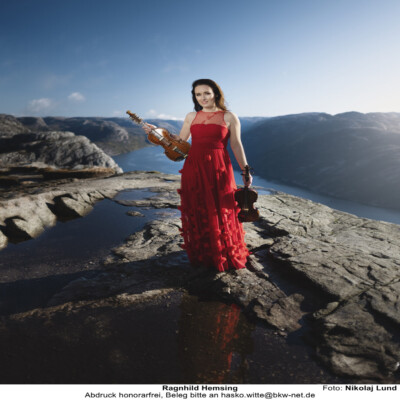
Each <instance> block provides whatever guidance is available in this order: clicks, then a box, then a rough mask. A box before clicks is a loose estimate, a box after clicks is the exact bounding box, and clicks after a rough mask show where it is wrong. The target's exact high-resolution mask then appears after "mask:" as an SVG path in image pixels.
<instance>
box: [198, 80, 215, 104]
mask: <svg viewBox="0 0 400 400" xmlns="http://www.w3.org/2000/svg"><path fill="white" fill-rule="evenodd" d="M194 94H195V96H196V100H197V101H198V102H199V104H200V105H201V106H202V107H207V108H208V107H214V106H215V95H214V92H213V90H212V88H211V87H210V86H207V85H199V86H196V87H195V88H194Z"/></svg>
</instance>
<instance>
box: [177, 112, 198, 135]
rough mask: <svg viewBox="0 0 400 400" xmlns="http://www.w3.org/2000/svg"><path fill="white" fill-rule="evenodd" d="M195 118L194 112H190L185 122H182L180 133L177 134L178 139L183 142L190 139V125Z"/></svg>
mask: <svg viewBox="0 0 400 400" xmlns="http://www.w3.org/2000/svg"><path fill="white" fill-rule="evenodd" d="M195 116H196V113H195V112H190V113H189V114H187V115H186V117H185V120H184V121H183V126H182V129H181V132H180V133H179V137H180V138H181V139H183V140H186V141H188V140H189V138H190V125H191V124H192V121H193V120H194V117H195Z"/></svg>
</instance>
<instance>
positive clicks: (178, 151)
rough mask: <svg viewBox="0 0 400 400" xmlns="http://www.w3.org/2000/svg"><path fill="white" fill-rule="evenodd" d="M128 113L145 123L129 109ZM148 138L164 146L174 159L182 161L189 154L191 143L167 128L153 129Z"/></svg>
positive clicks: (171, 158) (168, 155)
mask: <svg viewBox="0 0 400 400" xmlns="http://www.w3.org/2000/svg"><path fill="white" fill-rule="evenodd" d="M126 113H127V114H128V115H129V117H130V118H131V119H132V121H134V122H136V123H137V124H138V125H140V126H143V125H144V124H145V123H144V122H143V120H142V119H141V118H140V117H138V116H137V115H136V114H135V113H132V112H130V111H127V112H126ZM147 138H148V139H149V141H150V142H151V143H154V144H157V145H159V146H162V147H163V148H164V153H165V155H166V156H167V157H168V158H169V159H170V160H172V161H182V160H184V159H185V158H186V157H187V156H188V154H189V150H190V143H188V142H186V141H185V140H183V139H181V138H180V137H179V136H177V135H174V134H171V133H169V132H168V130H167V129H164V128H156V129H152V130H151V132H150V133H149V134H147Z"/></svg>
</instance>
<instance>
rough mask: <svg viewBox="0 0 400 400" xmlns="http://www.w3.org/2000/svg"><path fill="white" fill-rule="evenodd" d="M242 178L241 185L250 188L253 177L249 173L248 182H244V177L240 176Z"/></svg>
mask: <svg viewBox="0 0 400 400" xmlns="http://www.w3.org/2000/svg"><path fill="white" fill-rule="evenodd" d="M242 178H243V184H244V186H248V187H250V186H251V184H252V182H253V177H252V176H251V174H250V173H249V175H248V180H246V175H242Z"/></svg>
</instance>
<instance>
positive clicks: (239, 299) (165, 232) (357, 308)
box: [0, 172, 400, 383]
mask: <svg viewBox="0 0 400 400" xmlns="http://www.w3.org/2000/svg"><path fill="white" fill-rule="evenodd" d="M178 187H179V176H175V175H165V174H158V173H148V172H147V173H146V172H132V173H127V174H123V175H119V176H113V177H109V178H105V179H104V178H103V179H88V180H85V181H78V182H71V183H66V184H63V185H58V186H57V187H56V188H53V189H52V190H49V189H48V188H42V189H40V190H39V192H38V193H35V194H30V195H26V196H25V197H21V196H19V197H17V198H10V199H4V200H2V201H1V204H0V205H1V207H0V227H1V230H2V231H3V232H4V233H5V234H6V235H7V232H10V231H9V230H7V229H5V226H7V223H6V221H7V220H8V219H9V218H13V219H15V218H23V219H24V221H25V222H26V224H25V225H29V224H32V226H36V224H37V223H38V219H39V220H40V223H41V224H42V225H43V226H50V225H51V224H52V223H54V221H55V220H56V218H57V217H59V214H58V213H60V212H59V211H58V213H57V207H56V206H55V203H56V202H57V199H63V205H64V206H65V207H67V208H70V209H71V210H75V211H76V213H77V214H80V212H79V209H80V207H83V210H84V211H85V210H86V207H89V208H90V207H92V206H93V204H94V203H95V202H96V201H98V200H100V199H102V198H105V197H107V198H113V196H114V195H115V194H116V193H117V192H118V191H121V190H123V189H127V188H130V189H132V188H138V189H139V188H148V189H149V190H150V191H152V192H153V193H154V195H153V196H150V197H149V198H148V199H143V200H137V201H133V200H131V201H129V202H128V203H127V204H129V205H130V206H132V205H135V206H136V207H139V208H140V207H145V208H165V207H170V208H176V206H177V205H178V201H179V198H178V195H177V193H176V189H177V188H178ZM72 200H73V201H72ZM118 202H119V203H121V201H120V200H119V201H118ZM78 205H80V206H78ZM257 206H258V208H259V210H260V214H261V218H260V220H259V221H258V222H255V223H246V224H245V225H244V228H245V231H246V242H247V244H248V247H249V248H250V249H251V251H252V252H253V255H252V256H251V257H250V259H249V262H248V265H247V267H248V268H247V269H242V270H238V271H235V270H234V271H228V272H218V271H216V270H215V271H214V270H211V269H205V268H193V267H191V266H190V264H189V262H188V259H187V257H186V254H185V252H183V251H182V250H181V248H180V246H179V244H181V236H180V235H179V229H178V228H179V226H180V220H179V218H177V217H176V216H175V215H174V214H172V215H170V216H168V215H166V216H164V217H163V218H162V219H156V220H153V221H151V222H149V223H147V224H146V225H145V227H144V229H143V230H142V231H139V232H136V233H134V234H132V235H130V236H129V237H128V238H127V239H126V241H125V243H123V244H122V245H120V246H118V247H116V248H114V249H113V252H112V254H111V255H110V256H109V257H108V258H107V259H106V260H104V271H103V272H102V273H100V274H98V275H97V276H95V277H93V278H92V279H78V280H75V281H72V282H70V283H69V284H68V285H67V286H65V287H64V288H63V289H62V290H61V291H60V292H58V293H57V294H56V295H55V296H53V298H52V299H51V300H50V301H49V303H48V304H47V306H48V307H49V308H42V309H38V310H36V311H31V312H27V313H21V314H18V315H11V316H9V317H7V318H3V320H2V324H1V326H2V330H0V339H1V337H2V334H1V332H2V331H6V330H7V327H12V326H14V325H15V324H16V321H18V324H20V325H18V326H22V325H23V323H24V321H26V320H29V321H32V319H34V318H35V315H40V318H41V319H43V318H46V315H47V313H48V315H49V318H51V315H52V313H54V310H58V311H60V310H66V312H68V313H72V312H74V311H76V312H79V310H80V309H82V308H84V307H87V305H88V304H95V303H96V302H104V301H105V300H106V301H107V302H108V304H112V307H116V308H118V307H119V304H121V302H126V301H129V302H130V303H135V302H139V301H141V299H144V298H146V296H156V297H157V296H162V295H165V294H166V293H168V292H169V291H170V290H177V289H178V290H187V291H189V292H191V293H194V294H198V295H200V296H212V297H215V298H218V299H222V300H224V301H228V302H234V303H236V304H238V305H240V306H241V307H242V309H243V310H244V312H245V313H246V314H247V315H248V316H249V318H252V319H254V320H256V321H262V322H263V323H265V324H266V325H268V326H270V327H272V328H274V329H277V330H278V331H279V332H280V333H281V334H282V335H285V336H288V337H290V335H298V334H299V333H300V334H302V335H303V336H304V338H305V339H306V340H307V342H308V343H310V344H311V345H312V346H313V347H314V349H315V354H316V355H317V357H318V358H319V360H320V361H321V362H323V363H324V364H325V365H327V366H328V367H329V368H330V369H331V370H332V371H334V372H335V374H337V375H340V376H343V377H351V378H352V379H355V381H356V382H360V383H361V382H400V380H399V376H398V366H399V360H400V345H399V333H398V332H399V323H400V317H399V304H400V302H399V295H398V293H399V289H400V272H399V266H400V226H398V225H395V224H389V223H385V222H378V221H372V220H368V219H364V218H358V217H355V216H353V215H351V214H347V213H344V212H340V211H337V210H333V209H331V208H329V207H326V206H323V205H321V204H317V203H314V202H312V201H309V200H305V199H301V198H298V197H295V196H291V195H287V194H284V193H279V192H277V193H275V194H273V195H263V196H259V201H258V203H257ZM33 214H35V215H37V218H38V219H35V220H34V219H33V218H32V215H33ZM62 215H64V213H62ZM8 240H10V241H12V240H14V237H13V236H12V235H11V236H10V237H8ZM0 243H1V236H0ZM35 313H36V314H35ZM10 329H11V328H10Z"/></svg>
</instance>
